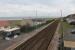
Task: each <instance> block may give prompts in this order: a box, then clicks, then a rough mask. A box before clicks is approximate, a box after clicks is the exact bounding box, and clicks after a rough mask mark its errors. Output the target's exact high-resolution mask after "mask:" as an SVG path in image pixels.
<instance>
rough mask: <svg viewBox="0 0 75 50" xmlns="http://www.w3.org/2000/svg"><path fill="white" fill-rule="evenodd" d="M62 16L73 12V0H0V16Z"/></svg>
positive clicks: (74, 8)
mask: <svg viewBox="0 0 75 50" xmlns="http://www.w3.org/2000/svg"><path fill="white" fill-rule="evenodd" d="M36 10H37V16H51V17H55V16H60V10H62V13H63V16H66V15H68V14H72V13H75V0H0V17H17V16H26V17H27V16H35V15H36Z"/></svg>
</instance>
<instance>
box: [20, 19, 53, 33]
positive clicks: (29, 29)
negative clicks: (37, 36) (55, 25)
mask: <svg viewBox="0 0 75 50" xmlns="http://www.w3.org/2000/svg"><path fill="white" fill-rule="evenodd" d="M52 21H53V20H49V21H47V22H46V23H42V24H39V25H35V26H33V27H29V26H23V27H22V28H21V32H24V33H27V32H31V31H33V30H35V29H38V28H40V27H42V26H44V25H47V24H49V23H50V22H52Z"/></svg>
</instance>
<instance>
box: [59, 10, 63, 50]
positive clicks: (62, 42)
mask: <svg viewBox="0 0 75 50" xmlns="http://www.w3.org/2000/svg"><path fill="white" fill-rule="evenodd" d="M60 13H61V38H62V42H61V45H62V46H61V47H62V48H61V50H64V39H63V17H62V10H60Z"/></svg>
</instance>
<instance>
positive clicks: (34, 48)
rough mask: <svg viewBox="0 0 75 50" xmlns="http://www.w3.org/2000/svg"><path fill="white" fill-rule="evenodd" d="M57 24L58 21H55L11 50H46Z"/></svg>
mask: <svg viewBox="0 0 75 50" xmlns="http://www.w3.org/2000/svg"><path fill="white" fill-rule="evenodd" d="M58 23H59V20H55V21H54V22H53V23H51V24H50V25H48V27H46V28H45V29H43V30H42V31H40V32H38V34H36V35H35V36H33V37H32V38H30V39H28V40H27V41H26V42H23V43H22V44H20V45H19V46H17V47H15V48H14V49H11V50H47V48H48V46H49V44H50V42H51V40H52V37H53V35H54V33H55V32H56V29H57V26H58Z"/></svg>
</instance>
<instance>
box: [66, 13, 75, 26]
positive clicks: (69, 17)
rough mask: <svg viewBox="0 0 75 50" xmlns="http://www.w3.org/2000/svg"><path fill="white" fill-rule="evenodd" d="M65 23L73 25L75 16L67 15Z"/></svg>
mask: <svg viewBox="0 0 75 50" xmlns="http://www.w3.org/2000/svg"><path fill="white" fill-rule="evenodd" d="M66 21H67V22H68V23H69V24H71V25H75V14H70V15H68V16H67V17H66Z"/></svg>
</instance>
